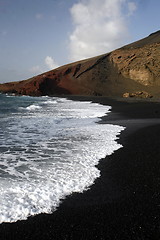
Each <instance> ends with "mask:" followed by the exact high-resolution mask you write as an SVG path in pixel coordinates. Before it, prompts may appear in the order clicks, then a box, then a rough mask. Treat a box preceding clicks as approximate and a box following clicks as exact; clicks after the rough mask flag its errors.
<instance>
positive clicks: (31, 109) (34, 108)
mask: <svg viewBox="0 0 160 240" xmlns="http://www.w3.org/2000/svg"><path fill="white" fill-rule="evenodd" d="M41 108H42V107H41V106H37V105H34V104H32V105H30V106H28V107H26V109H27V110H29V111H34V110H37V109H41Z"/></svg>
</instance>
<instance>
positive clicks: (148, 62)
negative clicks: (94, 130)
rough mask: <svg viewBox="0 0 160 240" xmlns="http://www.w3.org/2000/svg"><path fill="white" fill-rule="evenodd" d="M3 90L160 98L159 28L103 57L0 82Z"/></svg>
mask: <svg viewBox="0 0 160 240" xmlns="http://www.w3.org/2000/svg"><path fill="white" fill-rule="evenodd" d="M0 91H1V92H3V93H15V94H23V95H32V96H40V95H61V94H70V95H95V96H112V97H114V96H124V97H127V96H136V95H139V96H141V95H142V96H143V95H144V96H145V97H150V96H154V97H160V31H157V32H155V33H152V34H150V35H149V36H148V37H146V38H144V39H141V40H139V41H137V42H134V43H132V44H129V45H126V46H124V47H122V48H119V49H117V50H114V51H112V52H110V53H107V54H104V55H101V56H97V57H93V58H89V59H86V60H82V61H78V62H74V63H70V64H67V65H64V66H62V67H59V68H57V69H54V70H51V71H49V72H45V73H43V74H40V75H38V76H35V77H32V78H30V79H27V80H23V81H19V82H10V83H4V84H0Z"/></svg>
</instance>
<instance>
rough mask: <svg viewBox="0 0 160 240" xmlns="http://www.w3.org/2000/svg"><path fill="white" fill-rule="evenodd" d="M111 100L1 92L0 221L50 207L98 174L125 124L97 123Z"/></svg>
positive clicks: (92, 179)
mask: <svg viewBox="0 0 160 240" xmlns="http://www.w3.org/2000/svg"><path fill="white" fill-rule="evenodd" d="M110 111H111V107H110V106H104V105H100V104H97V103H91V102H87V101H84V102H82V101H81V102H79V101H71V100H67V99H65V98H57V97H47V96H46V97H28V96H10V95H4V94H0V223H2V222H15V221H17V220H24V219H27V217H29V216H31V215H36V214H39V213H51V212H53V211H55V210H56V209H57V208H58V206H59V204H60V203H61V201H63V199H64V198H65V197H66V196H67V195H70V194H72V193H73V192H83V191H85V190H87V189H88V188H90V187H91V186H92V184H93V183H94V181H95V179H96V178H98V177H100V171H99V170H98V169H97V167H96V165H97V164H98V162H99V160H100V159H101V158H104V157H105V156H106V155H110V154H112V153H113V152H114V151H115V150H117V149H119V148H120V147H121V145H120V144H118V143H117V142H116V140H117V138H118V135H119V134H120V132H121V131H122V130H123V129H124V128H123V127H121V126H117V125H111V124H98V123H97V122H98V121H100V119H99V118H100V117H102V116H104V115H105V114H108V113H109V112H110Z"/></svg>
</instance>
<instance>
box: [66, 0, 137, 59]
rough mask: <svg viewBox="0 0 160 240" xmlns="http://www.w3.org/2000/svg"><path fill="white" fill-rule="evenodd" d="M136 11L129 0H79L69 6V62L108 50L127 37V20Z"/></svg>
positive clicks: (133, 3) (132, 2) (134, 4)
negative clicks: (70, 19) (70, 32)
mask: <svg viewBox="0 0 160 240" xmlns="http://www.w3.org/2000/svg"><path fill="white" fill-rule="evenodd" d="M135 10H136V3H135V1H134V0H133V1H130V0H79V2H78V3H76V4H74V5H73V6H72V8H71V9H70V12H71V17H72V20H73V26H74V30H73V32H72V34H71V35H70V46H69V48H70V59H71V60H72V61H76V60H80V59H84V58H88V57H92V56H96V55H99V54H102V53H106V52H109V51H111V50H113V49H115V48H117V47H120V46H121V44H123V42H124V41H125V39H126V38H127V37H128V29H127V23H126V22H127V20H128V18H129V17H130V16H131V15H132V14H133V13H134V11H135Z"/></svg>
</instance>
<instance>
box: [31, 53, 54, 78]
mask: <svg viewBox="0 0 160 240" xmlns="http://www.w3.org/2000/svg"><path fill="white" fill-rule="evenodd" d="M57 67H58V64H57V63H56V62H55V61H54V59H53V58H52V57H50V56H47V57H46V58H45V59H44V63H43V65H42V66H39V65H36V66H33V67H31V68H30V69H29V72H30V73H32V74H34V75H38V74H41V73H43V72H46V71H48V70H52V69H55V68H57Z"/></svg>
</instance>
